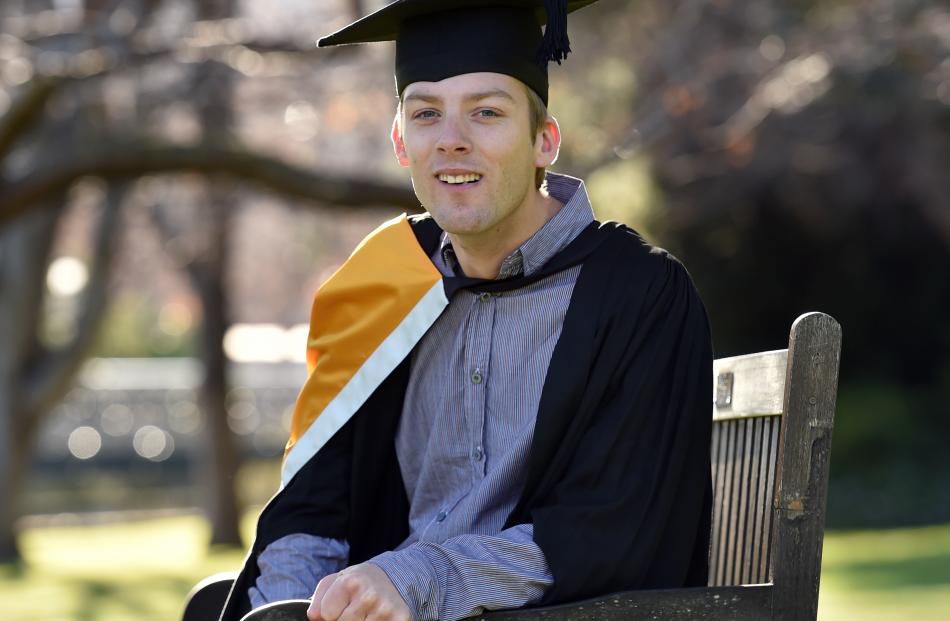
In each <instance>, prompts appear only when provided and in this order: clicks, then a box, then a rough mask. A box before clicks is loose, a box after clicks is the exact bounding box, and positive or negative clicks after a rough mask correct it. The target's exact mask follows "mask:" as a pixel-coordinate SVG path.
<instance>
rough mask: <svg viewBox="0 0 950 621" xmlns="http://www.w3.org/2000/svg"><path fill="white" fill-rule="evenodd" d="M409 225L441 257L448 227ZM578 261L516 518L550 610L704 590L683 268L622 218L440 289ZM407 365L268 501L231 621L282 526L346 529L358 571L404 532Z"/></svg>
mask: <svg viewBox="0 0 950 621" xmlns="http://www.w3.org/2000/svg"><path fill="white" fill-rule="evenodd" d="M408 223H409V224H410V225H411V228H412V232H413V233H414V235H415V243H418V245H419V247H420V248H421V250H422V251H423V252H424V253H425V256H426V257H428V256H431V254H432V253H433V252H434V251H435V249H436V247H437V244H438V242H439V236H440V234H441V231H440V230H439V228H438V226H437V225H436V224H435V222H434V220H432V219H431V217H429V216H419V217H413V218H410V219H409V220H408ZM410 237H411V236H410ZM416 250H418V249H416ZM578 263H580V264H582V267H581V270H580V272H579V274H578V277H577V283H576V285H575V287H574V291H573V295H572V298H571V302H570V305H569V307H568V309H567V313H566V315H565V318H564V326H563V330H562V332H561V335H560V338H559V340H558V342H557V345H556V346H555V349H554V352H553V354H552V358H551V362H550V365H549V367H548V371H547V375H546V379H545V383H544V386H543V388H542V392H541V399H540V403H539V406H538V413H537V422H536V425H535V431H534V437H533V441H532V447H531V452H530V455H529V458H528V463H527V464H526V469H525V485H524V489H523V492H522V494H521V497H520V499H519V502H518V504H517V506H516V507H515V509H514V510H513V511H512V512H511V514H510V516H509V518H508V520H507V523H506V524H505V526H504V527H505V528H509V527H511V526H514V525H516V524H521V523H532V524H533V525H534V540H535V542H536V543H537V545H538V546H539V547H540V548H541V550H542V552H543V553H544V556H545V558H546V560H547V562H548V565H549V567H550V569H551V573H552V575H553V577H554V584H553V585H552V586H551V587H550V588H549V589H548V591H547V592H546V594H545V596H544V598H543V600H542V601H541V602H540V604H542V605H546V604H555V603H563V602H569V601H574V600H579V599H583V598H587V597H592V596H596V595H603V594H607V593H611V592H617V591H623V590H631V589H659V588H678V587H688V586H704V585H705V584H706V581H707V565H708V550H709V528H710V518H711V499H712V488H711V480H710V456H709V447H710V435H711V427H712V416H711V414H710V410H711V405H710V404H711V403H712V346H711V338H710V330H709V324H708V320H707V316H706V312H705V309H704V307H703V305H702V302H701V301H700V299H699V296H698V294H697V292H696V290H695V288H694V286H693V283H692V281H691V280H690V277H689V275H688V273H687V271H686V269H685V268H684V267H683V266H682V264H681V263H680V262H679V261H677V260H676V259H675V258H674V257H672V256H671V255H670V254H668V253H667V252H666V251H664V250H662V249H659V248H655V247H652V246H650V245H648V244H647V243H646V242H645V241H644V240H643V239H642V238H641V237H640V236H639V235H638V234H637V233H636V232H634V231H632V230H631V229H629V228H627V227H625V226H623V225H620V224H616V223H603V224H601V223H598V222H594V223H592V224H591V225H590V226H588V227H587V228H586V229H585V230H584V231H582V232H581V233H580V234H579V235H578V237H577V238H576V239H575V240H574V241H573V242H571V243H570V244H569V245H568V246H567V247H566V248H565V249H564V250H562V251H561V252H559V253H558V254H557V255H555V256H554V257H552V259H551V260H550V261H549V262H548V263H547V264H546V265H545V266H544V267H543V268H542V269H541V270H539V271H538V272H537V273H535V274H533V275H532V276H531V277H528V278H525V277H514V278H509V279H505V280H497V281H493V280H480V279H470V278H464V277H460V278H445V279H444V282H443V285H444V289H445V292H446V296H447V298H448V299H451V295H452V294H453V293H454V292H455V291H457V290H458V289H461V288H470V289H473V290H476V291H504V290H506V289H509V290H510V289H515V288H518V287H521V286H524V285H526V284H528V283H530V282H534V281H535V280H537V279H540V278H543V277H544V276H546V275H548V274H551V273H554V272H557V271H559V270H562V269H566V268H568V267H570V266H572V265H576V264H578ZM379 278H385V274H380V275H379ZM318 295H319V294H318ZM315 308H316V307H315ZM409 362H410V357H409V356H408V355H407V356H405V358H404V359H403V360H402V361H401V362H399V363H398V364H397V365H396V366H395V368H394V369H393V370H392V372H391V373H389V374H388V376H386V377H385V379H384V380H383V381H382V382H381V383H380V384H379V386H378V387H377V388H376V389H375V390H374V391H373V392H372V394H371V395H369V397H368V398H367V399H366V400H365V402H363V403H362V405H361V406H359V407H358V409H357V410H356V412H355V414H353V415H352V417H351V418H349V419H348V420H347V421H346V422H345V424H343V426H342V427H341V428H340V429H339V431H337V432H335V433H334V434H333V435H332V437H331V438H330V439H329V440H328V441H327V442H326V443H325V444H324V445H322V447H321V448H319V450H318V451H317V452H316V454H315V455H313V456H312V457H311V458H309V459H308V460H307V461H306V463H305V464H304V465H303V466H302V467H300V468H299V470H298V471H296V472H295V474H294V475H293V477H292V478H291V479H290V480H289V481H288V482H285V484H284V486H283V487H282V489H281V490H280V491H279V492H278V493H277V494H276V495H275V496H274V497H273V498H272V499H271V501H270V502H269V503H268V505H267V507H266V508H265V509H264V511H263V513H262V514H261V517H260V518H259V521H258V526H257V535H256V540H255V542H254V544H253V546H252V548H251V550H250V552H249V554H248V557H247V559H246V561H245V565H244V568H243V570H242V571H241V573H240V575H239V577H238V579H237V580H236V581H235V586H234V587H233V589H232V591H231V595H230V597H229V600H228V603H227V605H226V606H225V609H224V611H223V613H222V617H221V619H222V621H238V620H239V619H240V617H241V616H242V615H243V614H245V613H246V612H247V611H248V610H249V609H250V602H249V600H248V596H247V591H248V588H249V587H250V586H251V585H253V584H254V581H255V580H256V578H257V576H258V575H259V570H258V566H257V555H258V554H259V553H260V552H261V551H263V550H264V548H266V547H267V545H268V544H270V543H271V542H273V541H276V540H277V539H280V538H281V537H283V536H285V535H289V534H293V533H307V534H312V535H318V536H322V537H330V538H336V539H345V540H347V541H348V542H349V544H350V559H349V562H350V564H351V565H352V564H356V563H360V562H363V561H366V560H368V559H370V558H372V557H373V556H375V555H377V554H379V553H381V552H384V551H387V550H391V549H394V548H395V547H397V546H398V545H399V544H400V543H401V542H402V541H403V540H404V539H405V538H406V537H407V536H408V534H409V526H408V514H409V503H408V500H407V497H406V492H405V486H404V484H403V481H402V475H401V472H400V469H399V464H398V462H397V459H396V451H395V443H394V438H395V434H396V430H397V426H398V423H399V417H400V415H401V412H402V407H403V399H404V396H405V392H406V387H407V384H408V381H409V373H410V368H409Z"/></svg>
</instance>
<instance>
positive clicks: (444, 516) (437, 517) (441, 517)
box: [435, 511, 449, 522]
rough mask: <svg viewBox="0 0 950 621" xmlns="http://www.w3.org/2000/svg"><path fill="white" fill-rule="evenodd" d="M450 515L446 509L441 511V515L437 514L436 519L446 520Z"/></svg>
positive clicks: (437, 520)
mask: <svg viewBox="0 0 950 621" xmlns="http://www.w3.org/2000/svg"><path fill="white" fill-rule="evenodd" d="M448 515H449V514H448V513H446V512H445V511H439V515H437V516H435V521H436V522H442V521H444V520H445V518H446V517H448Z"/></svg>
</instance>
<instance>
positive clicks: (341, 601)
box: [307, 563, 412, 621]
mask: <svg viewBox="0 0 950 621" xmlns="http://www.w3.org/2000/svg"><path fill="white" fill-rule="evenodd" d="M307 618H308V619H310V621H338V620H339V621H364V619H366V620H369V621H411V620H412V612H411V611H410V610H409V607H408V606H406V602H405V601H403V599H402V596H401V595H399V591H397V590H396V587H394V586H393V583H392V581H391V580H390V579H389V576H387V575H386V572H384V571H383V570H382V569H380V568H379V567H377V566H376V565H373V564H371V563H360V564H359V565H353V566H352V567H347V568H346V569H344V570H343V571H341V572H337V573H335V574H330V575H329V576H327V577H326V578H324V579H323V580H321V581H320V583H319V584H317V590H316V591H314V593H313V602H311V604H310V608H309V609H308V610H307Z"/></svg>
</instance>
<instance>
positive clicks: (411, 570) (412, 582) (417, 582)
mask: <svg viewBox="0 0 950 621" xmlns="http://www.w3.org/2000/svg"><path fill="white" fill-rule="evenodd" d="M367 562H368V563H372V564H373V565H376V566H377V567H379V568H380V569H382V570H383V571H384V572H386V575H387V576H389V580H390V581H391V582H392V583H393V586H395V587H396V590H397V591H399V595H401V596H402V598H403V600H405V602H406V605H407V606H408V607H409V610H410V611H411V612H412V618H413V619H414V621H437V620H438V618H439V602H440V601H442V587H441V585H440V584H439V578H438V574H437V573H436V571H435V568H433V567H432V563H430V562H429V559H428V558H426V555H425V554H424V553H423V552H422V551H421V550H420V549H418V547H408V548H404V549H402V550H398V551H394V552H383V553H382V554H380V555H378V556H375V557H373V558H372V559H370V560H369V561H367Z"/></svg>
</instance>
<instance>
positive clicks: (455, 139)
mask: <svg viewBox="0 0 950 621" xmlns="http://www.w3.org/2000/svg"><path fill="white" fill-rule="evenodd" d="M436 148H437V149H438V150H439V152H440V153H446V154H449V153H451V154H460V153H468V152H469V151H470V150H471V148H472V144H471V142H470V141H469V139H468V132H467V130H466V129H465V127H464V126H463V124H462V123H460V122H459V120H458V119H453V118H449V117H446V118H445V120H444V121H443V123H442V133H441V134H440V135H439V141H438V143H437V144H436Z"/></svg>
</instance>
